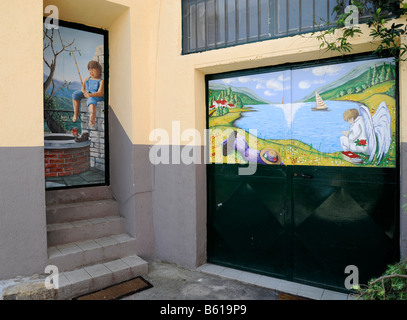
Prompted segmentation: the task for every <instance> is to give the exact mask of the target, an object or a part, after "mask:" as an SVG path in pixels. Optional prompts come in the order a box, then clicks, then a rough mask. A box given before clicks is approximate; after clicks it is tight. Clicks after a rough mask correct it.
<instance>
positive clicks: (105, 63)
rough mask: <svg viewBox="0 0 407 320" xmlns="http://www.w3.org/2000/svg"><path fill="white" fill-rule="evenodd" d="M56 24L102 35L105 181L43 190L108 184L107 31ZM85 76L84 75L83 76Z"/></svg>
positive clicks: (61, 22) (84, 26)
mask: <svg viewBox="0 0 407 320" xmlns="http://www.w3.org/2000/svg"><path fill="white" fill-rule="evenodd" d="M45 21H46V17H44V18H43V23H45ZM58 25H59V26H62V27H66V28H71V29H76V30H79V31H85V32H91V33H95V34H100V35H102V36H103V50H104V53H103V54H104V78H103V80H104V83H105V94H104V106H105V107H104V111H103V116H104V148H105V149H104V156H105V159H104V161H105V165H104V167H105V177H104V178H105V179H104V180H105V181H104V182H103V183H89V184H82V185H72V186H61V187H45V190H46V191H48V190H61V189H62V190H63V189H74V188H86V187H97V186H108V185H110V156H109V108H110V106H109V31H108V30H106V29H102V28H97V27H91V26H88V25H85V24H81V23H76V22H69V21H64V20H58ZM83 78H85V77H83Z"/></svg>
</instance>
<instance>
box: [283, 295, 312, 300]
mask: <svg viewBox="0 0 407 320" xmlns="http://www.w3.org/2000/svg"><path fill="white" fill-rule="evenodd" d="M278 300H311V299H308V298H304V297H299V296H294V295H292V294H288V293H279V295H278Z"/></svg>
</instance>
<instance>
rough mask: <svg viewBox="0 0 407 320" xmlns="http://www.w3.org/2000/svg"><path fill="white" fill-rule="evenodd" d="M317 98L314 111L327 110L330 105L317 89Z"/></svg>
mask: <svg viewBox="0 0 407 320" xmlns="http://www.w3.org/2000/svg"><path fill="white" fill-rule="evenodd" d="M315 99H316V106H315V108H312V111H327V110H328V107H327V106H326V103H325V102H324V100H322V98H321V96H320V95H319V94H318V92H317V90H315Z"/></svg>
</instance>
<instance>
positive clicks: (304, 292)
mask: <svg viewBox="0 0 407 320" xmlns="http://www.w3.org/2000/svg"><path fill="white" fill-rule="evenodd" d="M197 270H198V271H200V272H204V273H207V274H211V275H216V276H219V277H223V278H227V279H232V280H236V281H241V282H244V283H248V284H252V285H256V286H259V287H263V288H267V289H272V290H276V291H279V292H284V293H288V294H291V295H295V296H299V297H304V298H309V299H313V300H355V297H354V296H353V295H352V294H345V293H342V292H336V291H332V290H327V289H322V288H317V287H313V286H309V285H305V284H301V283H296V282H291V281H286V280H282V279H277V278H273V277H268V276H264V275H259V274H255V273H250V272H246V271H241V270H236V269H232V268H227V267H223V266H219V265H214V264H210V263H206V264H204V265H202V266H200V267H198V268H197Z"/></svg>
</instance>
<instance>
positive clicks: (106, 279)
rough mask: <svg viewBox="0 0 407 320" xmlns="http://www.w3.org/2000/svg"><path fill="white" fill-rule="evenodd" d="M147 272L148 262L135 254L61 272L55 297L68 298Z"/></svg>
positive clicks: (59, 298)
mask: <svg viewBox="0 0 407 320" xmlns="http://www.w3.org/2000/svg"><path fill="white" fill-rule="evenodd" d="M147 273H148V263H147V262H146V261H144V260H143V259H141V258H140V257H138V256H137V255H132V256H126V257H123V258H120V259H115V260H110V261H107V262H103V263H98V264H94V265H91V266H87V267H83V268H78V269H75V270H72V271H67V272H63V273H60V275H59V288H58V289H57V290H56V299H58V300H69V299H72V298H76V297H78V296H81V295H84V294H87V293H91V292H94V291H97V290H101V289H103V288H106V287H109V286H112V285H115V284H118V283H120V282H123V281H126V280H130V279H132V278H135V277H138V276H143V275H146V274H147Z"/></svg>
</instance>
